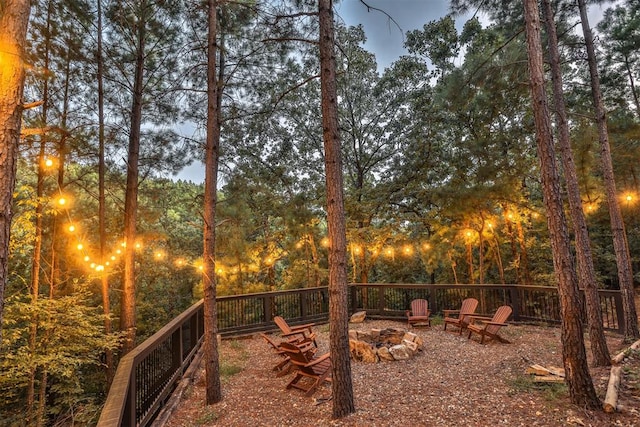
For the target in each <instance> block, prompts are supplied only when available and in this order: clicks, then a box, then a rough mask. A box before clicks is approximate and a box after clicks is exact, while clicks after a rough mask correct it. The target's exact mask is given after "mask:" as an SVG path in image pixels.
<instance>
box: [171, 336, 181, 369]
mask: <svg viewBox="0 0 640 427" xmlns="http://www.w3.org/2000/svg"><path fill="white" fill-rule="evenodd" d="M182 350H183V348H182V327H180V328H178V329H176V330H175V332H174V333H173V334H171V367H172V368H173V369H172V373H173V372H176V371H178V370H181V369H182V355H183V352H182Z"/></svg>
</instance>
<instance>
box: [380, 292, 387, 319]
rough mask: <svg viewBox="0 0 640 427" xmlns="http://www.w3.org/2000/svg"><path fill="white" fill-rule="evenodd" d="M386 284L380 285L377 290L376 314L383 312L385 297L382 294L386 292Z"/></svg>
mask: <svg viewBox="0 0 640 427" xmlns="http://www.w3.org/2000/svg"><path fill="white" fill-rule="evenodd" d="M386 289H387V288H386V286H384V285H383V286H380V290H379V291H378V314H380V315H382V314H383V313H384V308H385V299H384V296H385V294H386Z"/></svg>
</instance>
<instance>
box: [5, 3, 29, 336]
mask: <svg viewBox="0 0 640 427" xmlns="http://www.w3.org/2000/svg"><path fill="white" fill-rule="evenodd" d="M30 8H31V2H30V1H29V0H8V1H5V2H3V10H2V13H1V14H0V46H1V47H2V48H1V49H0V188H1V189H2V191H1V192H0V343H2V315H3V311H4V290H5V287H6V284H7V273H8V270H7V262H8V258H9V237H10V235H11V219H12V218H13V210H12V202H13V190H14V188H15V178H16V161H17V155H18V143H19V141H20V127H21V125H22V109H23V107H22V104H23V99H22V94H23V90H24V76H25V72H24V52H23V50H24V44H25V39H26V35H27V26H28V23H29V11H30Z"/></svg>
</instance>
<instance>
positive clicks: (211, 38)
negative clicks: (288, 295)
mask: <svg viewBox="0 0 640 427" xmlns="http://www.w3.org/2000/svg"><path fill="white" fill-rule="evenodd" d="M207 4H208V16H209V18H208V19H209V33H208V42H207V43H208V44H207V46H208V48H207V143H206V153H205V181H204V236H203V238H204V274H203V276H202V281H203V288H204V364H205V388H206V403H207V405H211V404H214V403H217V402H220V401H221V400H222V386H221V383H220V365H219V356H218V341H217V334H218V313H217V309H216V275H215V271H216V264H215V262H216V261H215V248H216V227H215V220H216V201H217V194H216V191H217V180H218V158H219V144H220V111H219V105H220V103H219V96H220V94H219V93H218V89H219V87H218V83H217V81H216V55H217V50H218V49H217V41H216V37H217V34H218V17H217V8H218V1H217V0H209V1H208V3H207Z"/></svg>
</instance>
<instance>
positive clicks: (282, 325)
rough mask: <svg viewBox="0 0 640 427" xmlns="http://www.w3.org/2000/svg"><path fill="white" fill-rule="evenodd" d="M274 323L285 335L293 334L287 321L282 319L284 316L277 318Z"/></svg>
mask: <svg viewBox="0 0 640 427" xmlns="http://www.w3.org/2000/svg"><path fill="white" fill-rule="evenodd" d="M273 321H274V322H275V324H276V325H278V328H280V330H281V331H282V333H285V334H289V333H291V327H290V326H289V324H288V323H287V321H286V320H284V319H283V318H282V316H275V317H274V318H273Z"/></svg>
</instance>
